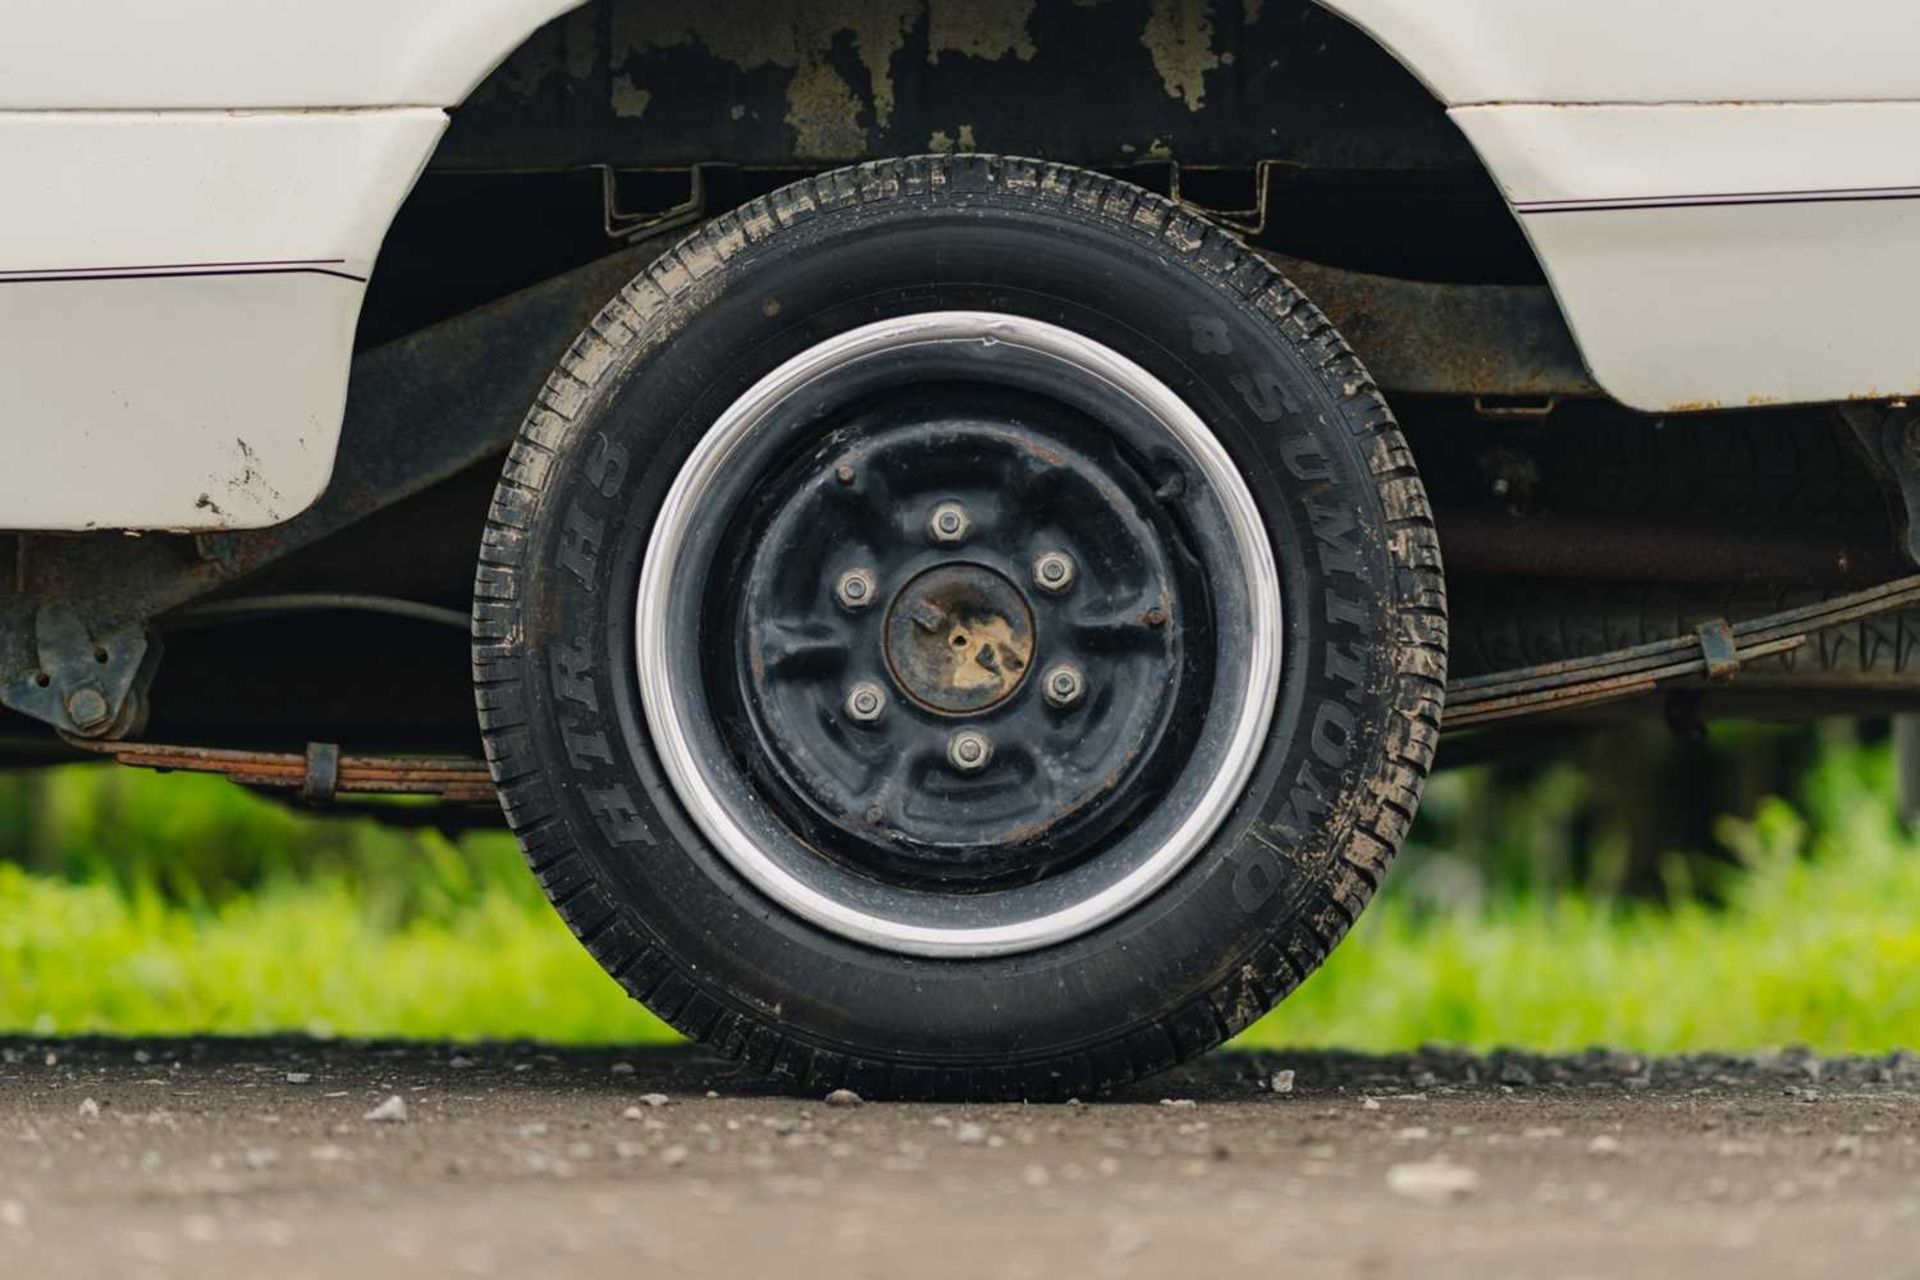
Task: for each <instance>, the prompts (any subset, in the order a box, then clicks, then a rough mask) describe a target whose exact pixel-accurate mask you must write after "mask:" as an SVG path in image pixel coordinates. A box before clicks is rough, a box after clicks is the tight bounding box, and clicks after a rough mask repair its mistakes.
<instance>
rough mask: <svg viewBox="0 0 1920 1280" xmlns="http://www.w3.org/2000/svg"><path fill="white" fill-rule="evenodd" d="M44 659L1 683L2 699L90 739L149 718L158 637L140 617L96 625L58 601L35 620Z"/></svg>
mask: <svg viewBox="0 0 1920 1280" xmlns="http://www.w3.org/2000/svg"><path fill="white" fill-rule="evenodd" d="M33 643H34V650H35V654H36V656H37V658H38V662H37V664H36V665H35V666H34V668H33V669H32V670H30V671H25V672H20V673H17V674H15V675H14V676H12V678H10V679H8V680H7V681H5V683H4V684H0V702H4V703H5V704H6V705H7V706H10V707H13V708H14V709H15V710H18V711H24V712H25V713H26V714H28V715H30V716H34V717H36V718H38V719H40V720H44V721H46V722H47V723H48V724H50V725H52V726H53V727H54V728H56V729H58V730H61V731H62V732H65V733H71V734H77V735H79V736H80V737H83V738H100V737H109V736H113V735H116V734H120V733H127V732H131V731H132V730H133V729H134V728H135V727H136V726H137V725H138V724H139V722H140V721H141V720H142V719H143V718H144V711H145V694H146V685H147V684H148V682H149V681H150V680H151V678H152V675H153V669H154V666H155V665H156V660H157V658H158V656H159V647H158V646H159V642H158V641H157V640H156V639H154V638H153V637H151V636H149V635H148V633H147V629H146V628H145V627H144V626H142V625H140V624H139V623H133V624H130V625H127V626H122V627H117V628H114V629H113V630H110V631H89V630H88V628H87V624H86V623H84V622H82V621H81V619H80V617H79V616H78V615H77V614H75V613H74V612H73V610H71V609H68V608H66V607H64V606H62V605H59V604H52V603H48V604H43V605H41V606H40V608H39V609H38V610H37V611H36V612H35V614H34V618H33Z"/></svg>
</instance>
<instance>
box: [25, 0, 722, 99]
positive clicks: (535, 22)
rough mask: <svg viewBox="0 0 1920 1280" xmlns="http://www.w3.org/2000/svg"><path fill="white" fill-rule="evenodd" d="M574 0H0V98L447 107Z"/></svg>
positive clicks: (677, 0)
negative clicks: (1, 37) (0, 37)
mask: <svg viewBox="0 0 1920 1280" xmlns="http://www.w3.org/2000/svg"><path fill="white" fill-rule="evenodd" d="M578 2H579V0H0V29H3V30H4V31H5V32H6V37H5V39H4V40H0V110H4V109H8V108H12V109H16V110H28V111H43V110H47V109H49V108H69V107H81V108H122V107H140V108H159V109H164V110H180V109H183V108H184V109H193V108H213V109H218V108H225V107H393V106H430V107H451V106H454V105H455V104H457V103H458V102H460V100H461V99H463V98H465V97H466V96H467V94H468V93H470V92H471V91H472V89H473V86H474V85H476V84H478V83H479V82H480V79H481V77H483V76H485V75H486V74H487V72H488V71H490V70H492V69H493V66H494V64H495V63H497V62H499V61H500V60H501V59H502V58H504V57H506V56H507V54H509V53H511V52H512V51H513V50H514V48H515V47H516V46H517V45H519V43H520V42H521V41H522V40H525V39H526V38H527V36H528V35H529V34H531V33H532V32H533V30H534V29H535V28H536V27H538V26H539V25H540V24H541V23H543V22H545V21H547V20H548V19H549V18H552V17H554V16H555V15H557V14H561V13H565V12H566V11H567V10H568V9H571V8H573V7H574V5H575V4H576V3H578ZM672 2H673V3H685V2H688V0H672Z"/></svg>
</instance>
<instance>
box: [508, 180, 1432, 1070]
mask: <svg viewBox="0 0 1920 1280" xmlns="http://www.w3.org/2000/svg"><path fill="white" fill-rule="evenodd" d="M476 596H477V601H476V615H475V616H476V622H475V628H476V630H475V636H476V642H475V672H476V678H477V680H478V684H479V698H480V708H481V714H482V720H483V727H484V729H485V730H486V734H487V740H488V747H489V752H490V758H491V760H492V762H493V764H494V768H495V775H496V779H497V780H498V781H499V783H500V786H501V791H502V797H503V802H504V804H505V807H506V811H507V814H508V817H509V819H510V821H511V822H512V823H513V825H514V827H515V829H516V831H517V832H518V833H519V834H520V837H521V840H522V843H523V845H524V846H525V848H526V850H527V853H528V856H529V858H530V860H531V861H532V862H533V865H534V867H535V869H536V871H537V872H538V873H539V874H540V876H541V878H542V881H543V883H544V884H545V885H546V887H547V889H548V891H549V893H550V894H551V895H552V896H553V898H554V901H555V903H556V905H558V906H559V908H560V910H561V913H562V914H563V916H565V917H566V918H567V920H568V921H569V923H571V924H572V925H573V926H574V927H575V929H576V930H577V931H578V932H579V933H580V935H581V937H582V938H583V940H584V941H586V943H587V944H588V946H589V947H590V948H591V949H592V950H593V951H594V953H595V954H596V955H597V956H598V957H599V958H600V959H601V960H602V962H603V963H605V964H606V965H607V967H608V969H609V971H610V972H612V973H613V974H614V975H615V976H616V977H617V978H619V979H620V980H621V981H622V982H623V983H625V984H626V985H627V987H628V989H629V990H631V991H632V992H633V993H634V994H635V995H636V996H637V997H639V998H641V999H642V1000H645V1001H646V1002H647V1003H648V1004H649V1005H650V1006H651V1007H653V1008H654V1009H655V1010H656V1011H657V1012H659V1013H660V1014H661V1015H662V1016H663V1017H665V1018H667V1019H668V1020H669V1021H671V1022H672V1023H673V1024H674V1025H676V1026H678V1027H680V1028H681V1029H682V1030H684V1031H686V1032H687V1033H688V1034H689V1035H692V1036H694V1037H696V1038H699V1039H703V1040H706V1041H708V1042H709V1043H712V1044H715V1045H718V1046H719V1047H721V1048H722V1049H724V1050H726V1051H728V1052H732V1053H736V1054H739V1055H742V1056H745V1057H746V1058H747V1059H748V1060H749V1061H751V1062H752V1063H753V1064H754V1065H756V1066H758V1067H760V1068H762V1069H765V1070H768V1071H771V1072H773V1073H775V1074H778V1075H782V1076H785V1077H787V1078H789V1079H791V1080H793V1081H796V1082H798V1083H802V1084H805V1085H807V1086H809V1087H832V1086H834V1085H837V1084H842V1083H846V1084H850V1085H852V1086H853V1087H855V1088H858V1089H860V1090H862V1091H863V1092H868V1093H878V1094H918V1093H939V1094H950V1095H966V1096H978V1095H993V1096H1014V1095H1019V1096H1046V1095H1052V1094H1064V1093H1074V1092H1085V1091H1088V1090H1090V1089H1094V1088H1097V1087H1100V1086H1103V1085H1106V1084H1111V1083H1114V1082H1116V1081H1118V1080H1121V1079H1127V1078H1131V1077H1133V1076H1135V1075H1138V1074H1140V1073H1142V1072H1144V1071H1147V1070H1151V1069H1153V1068H1155V1067H1157V1066H1160V1065H1164V1064H1166V1063H1168V1062H1171V1061H1173V1060H1175V1059H1177V1058H1178V1057H1181V1056H1184V1055H1186V1054H1189V1053H1192V1052H1197V1051H1198V1050H1200V1049H1203V1048H1205V1047H1207V1046H1208V1045H1210V1044H1213V1043H1216V1042H1218V1040H1220V1039H1221V1038H1222V1037H1224V1036H1226V1035H1229V1034H1232V1033H1233V1032H1234V1031H1237V1030H1238V1029H1240V1028H1241V1027H1242V1026H1244V1025H1246V1024H1247V1023H1248V1022H1249V1021H1251V1020H1252V1018H1254V1017H1256V1016H1258V1014H1259V1013H1261V1012H1264V1010H1265V1009H1266V1008H1268V1007H1269V1006H1270V1005H1271V1004H1272V1003H1273V1002H1274V1001H1276V1000H1277V999H1278V998H1279V997H1280V996H1281V995H1283V994H1284V993H1285V992H1286V991H1287V990H1289V989H1290V988H1291V987H1292V985H1293V984H1294V983H1296V982H1298V981H1299V980H1300V978H1302V977H1304V976H1305V974H1306V973H1307V972H1308V971H1310V969H1311V968H1312V967H1313V965H1314V964H1317V963H1318V961H1319V959H1320V958H1321V957H1323V956H1324V954H1325V952H1326V950H1327V949H1328V948H1329V947H1331V946H1332V945H1333V943H1334V942H1335V941H1336V940H1337V939H1338V937H1339V936H1340V934H1341V933H1342V932H1344V930H1345V928H1346V927H1347V925H1348V924H1349V923H1350V922H1351V919H1352V917H1353V914H1354V913H1355V912H1357V910H1358V908H1359V906H1360V905H1361V904H1363V903H1364V901H1365V899H1366V897H1367V896H1368V895H1369V894H1370V893H1371V891H1372V889H1373V888H1374V887H1375V886H1376V885H1377V883H1378V879H1379V876H1380V874H1381V873H1382V872H1383V871H1384V868H1385V865H1386V862H1387V860H1388V858H1389V857H1390V856H1391V853H1392V851H1393V848H1394V846H1395V845H1396V844H1397V842H1398V839H1399V836H1400V834H1401V833H1402V831H1403V829H1404V824H1405V822H1406V820H1407V819H1408V818H1409V817H1410V816H1411V813H1412V809H1413V806H1414V804H1415V803H1416V801H1417V795H1418V788H1419V784H1420V780H1421V777H1422V776H1423V775H1424V772H1425V769H1426V766H1427V763H1428V760H1429V757H1430V754H1431V749H1432V743H1433V739H1434V734H1435V729H1436V725H1437V714H1438V705H1437V704H1438V697H1439V692H1440V688H1441V682H1442V679H1443V677H1444V603H1443V597H1442V595H1441V588H1440V581H1439V564H1438V555H1437V552H1436V550H1435V547H1434V541H1433V535H1432V528H1431V522H1430V520H1429V519H1428V518H1427V512H1426V508H1425V501H1424V497H1423V496H1422V494H1421V491H1420V488H1419V482H1418V479H1417V477H1416V476H1415V474H1414V472H1413V468H1412V465H1411V463H1410V461H1409V460H1408V458H1407V455H1406V451H1405V448H1404V445H1403V444H1402V443H1401V442H1400V440H1399V438H1398V433H1397V430H1396V429H1395V428H1394V426H1393V423H1392V420H1391V418H1390V416H1389V415H1388V413H1387V411H1386V409H1385V406H1384V405H1383V404H1382V403H1381V402H1380V400H1379V398H1378V396H1377V395H1376V394H1374V392H1373V391H1372V389H1371V386H1370V384H1368V383H1367V381H1366V378H1365V374H1364V372H1363V371H1361V370H1360V368H1359V367H1358V365H1357V363H1356V362H1355V361H1354V360H1353V358H1352V356H1351V355H1350V354H1349V353H1348V352H1347V351H1346V350H1345V348H1344V347H1343V346H1341V344H1340V343H1339V339H1338V338H1337V336H1335V335H1334V334H1333V333H1332V332H1331V330H1330V329H1329V328H1328V327H1327V326H1326V324H1325V322H1324V321H1323V320H1321V319H1320V318H1319V317H1318V315H1317V314H1316V313H1314V312H1313V310H1312V308H1311V307H1310V306H1309V305H1308V304H1306V303H1305V302H1304V301H1303V300H1301V299H1300V298H1299V296H1298V295H1297V294H1296V293H1294V292H1293V291H1292V290H1291V288H1290V287H1289V286H1287V285H1286V284H1285V282H1284V281H1282V280H1280V279H1279V278H1278V277H1277V276H1275V275H1274V274H1273V273H1272V272H1271V270H1269V269H1268V268H1266V267H1265V265H1264V264H1262V263H1261V262H1260V261H1259V260H1258V259H1257V258H1255V257H1254V256H1253V255H1251V254H1249V253H1248V252H1247V251H1246V250H1245V249H1243V248H1242V247H1241V246H1240V245H1239V244H1238V243H1237V242H1235V241H1234V240H1232V239H1231V238H1230V237H1228V236H1226V235H1225V234H1224V233H1222V232H1219V231H1218V230H1216V229H1214V228H1212V227H1210V226H1208V225H1206V224H1205V223H1204V222H1201V221H1199V220H1198V219H1195V218H1193V217H1192V216H1191V215H1188V214H1185V213H1183V212H1181V211H1179V210H1177V209H1175V208H1174V207H1173V206H1170V205H1168V204H1166V203H1165V202H1164V201H1160V200H1158V199H1157V198H1155V197H1153V196H1151V195H1149V194H1147V193H1145V192H1142V191H1139V190H1138V189H1135V188H1132V187H1128V186H1126V185H1124V184H1121V183H1117V182H1113V181H1111V180H1109V179H1104V178H1099V177H1096V176H1094V175H1091V174H1085V173H1081V172H1078V171H1074V170H1069V169H1064V168H1060V167H1056V166H1047V165H1040V164H1037V163H1034V162H1026V161H1002V160H998V159H993V158H987V157H967V158H956V159H941V158H925V159H917V160H910V161H899V162H890V163H886V164H877V165H869V166H863V167H862V168H860V169H857V170H848V171H843V172H840V173H836V174H829V175H824V176H822V177H821V178H818V179H814V180H811V181H809V182H806V183H802V184H799V185H797V186H795V187H792V188H788V189H786V190H783V191H781V192H778V193H776V194H775V195H773V196H771V197H769V198H768V199H767V200H765V201H758V202H755V203H754V204H751V205H748V206H746V207H745V208H743V209H741V210H739V211H738V212H736V213H735V214H732V215H729V216H727V217H725V218H722V219H720V220H718V221H717V222H716V223H714V224H713V225H711V226H710V227H709V228H707V229H706V230H705V231H703V232H701V233H700V234H698V235H696V236H694V237H692V238H690V239H689V240H688V241H686V242H684V243H683V244H682V245H680V246H679V247H678V248H677V249H675V250H674V251H673V252H672V253H670V254H668V255H666V256H665V257H663V258H662V259H661V260H660V261H659V262H658V263H656V264H655V266H654V267H653V268H651V269H650V270H649V271H648V272H647V273H646V274H644V275H643V276H642V277H641V278H640V279H638V280H636V281H635V282H634V283H633V284H632V285H631V286H629V288H628V289H627V290H625V291H624V292H623V293H622V295H621V296H620V297H619V298H618V299H616V300H615V301H614V302H612V303H611V304H609V306H608V307H607V309H606V310H605V311H604V312H603V313H602V315H601V317H600V318H599V319H598V320H597V321H596V322H595V324H594V325H593V326H592V327H591V328H590V329H589V331H588V332H587V333H586V334H583V335H582V337H581V339H580V341H579V342H578V343H576V345H575V347H574V350H573V352H572V353H571V355H570V356H569V357H568V360H567V361H566V363H565V365H564V366H563V368H562V370H561V372H560V373H558V374H556V376H555V378H554V379H553V381H552V382H550V384H549V386H548V389H547V392H546V394H545V395H544V396H543V397H542V399H541V402H540V403H539V404H538V405H537V406H536V407H535V409H534V410H533V412H532V413H531V414H530V415H529V418H528V422H527V425H526V427H525V429H524V430H523V432H522V435H521V439H520V441H519V443H518V444H517V445H516V446H515V448H514V451H513V454H512V456H511V458H510V459H509V462H508V466H507V471H506V475H505V476H504V478H503V480H502V482H501V487H500V489H499V492H498V495H497V498H496V503H495V509H494V513H493V519H492V521H491V523H490V526H489V532H488V538H487V543H486V545H485V547H484V548H483V551H482V564H481V570H480V575H479V578H478V586H477V592H476Z"/></svg>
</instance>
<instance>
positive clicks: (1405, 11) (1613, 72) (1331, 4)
mask: <svg viewBox="0 0 1920 1280" xmlns="http://www.w3.org/2000/svg"><path fill="white" fill-rule="evenodd" d="M1320 2H1321V3H1322V4H1324V5H1325V6H1326V7H1327V8H1328V9H1331V10H1333V11H1334V12H1335V13H1337V14H1340V15H1341V16H1342V17H1344V18H1346V19H1347V20H1349V21H1350V22H1352V23H1353V24H1354V25H1356V26H1358V27H1360V28H1361V29H1362V30H1365V31H1367V32H1369V33H1371V34H1372V35H1373V37H1374V38H1375V39H1376V40H1378V41H1379V42H1380V43H1381V44H1382V45H1384V46H1386V47H1387V49H1389V50H1390V51H1392V53H1393V54H1394V55H1395V56H1396V57H1398V58H1399V59H1400V61H1401V62H1402V63H1404V64H1405V65H1406V66H1407V67H1408V69H1410V70H1411V71H1412V72H1413V73H1414V74H1415V75H1417V76H1419V77H1420V78H1421V80H1423V81H1425V82H1426V85H1427V87H1428V88H1430V89H1432V90H1433V92H1434V94H1435V95H1436V96H1437V97H1438V98H1439V99H1440V100H1441V101H1442V102H1444V103H1446V104H1447V105H1449V106H1464V105H1468V104H1477V103H1488V102H1561V103H1565V102H1643V103H1649V102H1834V101H1853V102H1868V101H1879V100H1883V99H1898V98H1915V97H1920V69H1916V66H1915V63H1914V59H1913V53H1914V47H1915V37H1916V36H1920V12H1916V6H1915V5H1914V4H1913V2H1912V0H1825V3H1822V4H1809V3H1807V0H1320Z"/></svg>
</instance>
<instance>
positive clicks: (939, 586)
mask: <svg viewBox="0 0 1920 1280" xmlns="http://www.w3.org/2000/svg"><path fill="white" fill-rule="evenodd" d="M882 643H883V644H884V646H885V650H886V659H887V669H888V670H889V671H891V672H892V673H893V678H894V680H895V681H896V682H897V683H898V684H899V686H900V688H901V690H902V691H903V692H905V693H906V695H907V696H908V697H910V698H912V699H913V700H914V701H915V702H917V703H919V704H920V705H921V706H923V707H926V708H927V709H928V710H930V711H938V712H941V713H943V714H945V715H968V714H971V713H973V712H978V711H985V710H987V709H988V708H989V707H995V706H998V705H999V704H1001V703H1002V702H1005V701H1006V700H1007V699H1008V698H1010V697H1012V696H1013V694H1014V691H1015V690H1017V689H1019V687H1020V685H1021V682H1022V681H1024V680H1025V679H1026V678H1027V672H1028V670H1030V669H1031V668H1032V666H1033V610H1032V609H1031V608H1030V607H1029V606H1028V604H1027V600H1026V597H1025V596H1024V595H1023V594H1022V593H1021V591H1020V589H1019V588H1018V587H1016V586H1014V585H1013V583H1012V582H1011V581H1009V580H1008V579H1007V578H1006V576H1005V575H1003V574H1001V573H999V572H998V571H997V570H994V569H989V568H988V567H986V566H985V565H980V564H966V563H959V564H943V565H938V566H936V567H934V568H932V569H928V570H926V571H925V572H924V573H921V574H919V575H917V576H916V577H914V578H913V579H912V580H911V581H910V582H908V583H907V584H906V585H905V586H903V587H902V588H900V592H899V594H898V595H896V596H895V597H894V600H893V604H892V606H891V607H890V608H889V609H888V611H887V624H886V635H885V639H884V640H883V642H882Z"/></svg>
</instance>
